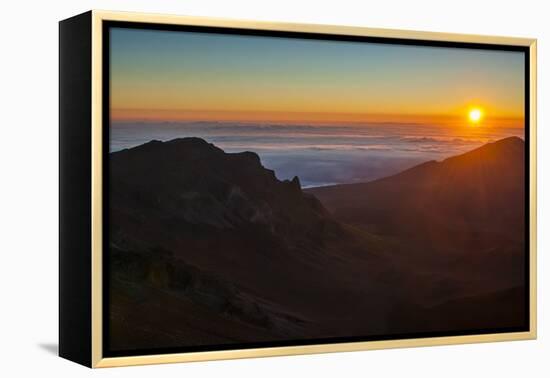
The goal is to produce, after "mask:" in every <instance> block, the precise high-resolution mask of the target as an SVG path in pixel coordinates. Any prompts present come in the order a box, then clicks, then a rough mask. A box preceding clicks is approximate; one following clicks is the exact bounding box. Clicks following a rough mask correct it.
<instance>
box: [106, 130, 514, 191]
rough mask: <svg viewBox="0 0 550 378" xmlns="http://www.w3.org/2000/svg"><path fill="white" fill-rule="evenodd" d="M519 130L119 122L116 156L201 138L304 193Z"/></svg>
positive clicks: (113, 133) (113, 141)
mask: <svg viewBox="0 0 550 378" xmlns="http://www.w3.org/2000/svg"><path fill="white" fill-rule="evenodd" d="M508 136H519V137H522V138H523V130H522V129H519V128H502V127H501V128H481V127H480V128H478V129H463V130H461V129H455V128H444V127H437V126H433V125H424V124H414V123H369V124H362V125H357V124H354V125H307V124H303V125H286V124H267V123H264V124H255V123H237V122H206V121H203V122H113V123H112V125H111V127H110V134H109V140H110V145H109V149H110V151H111V152H115V151H119V150H122V149H125V148H131V147H135V146H138V145H140V144H143V143H146V142H148V141H151V140H161V141H167V140H171V139H175V138H184V137H200V138H203V139H205V140H207V141H208V142H211V143H214V144H215V145H216V146H218V147H220V148H222V149H223V150H224V151H226V152H241V151H253V152H256V153H257V154H258V155H259V156H260V158H261V161H262V164H263V165H264V166H265V167H267V168H269V169H273V170H274V171H275V173H276V175H277V177H278V178H279V179H292V178H293V177H294V176H298V177H299V178H300V181H301V183H302V187H314V186H322V185H331V184H341V183H355V182H366V181H371V180H374V179H377V178H381V177H384V176H389V175H392V174H395V173H398V172H400V171H402V170H404V169H407V168H410V167H412V166H414V165H416V164H419V163H422V162H425V161H428V160H441V159H444V158H446V157H449V156H453V155H457V154H460V153H463V152H467V151H469V150H472V149H474V148H476V147H479V146H481V145H483V144H485V143H487V142H491V141H495V140H498V139H501V138H504V137H508Z"/></svg>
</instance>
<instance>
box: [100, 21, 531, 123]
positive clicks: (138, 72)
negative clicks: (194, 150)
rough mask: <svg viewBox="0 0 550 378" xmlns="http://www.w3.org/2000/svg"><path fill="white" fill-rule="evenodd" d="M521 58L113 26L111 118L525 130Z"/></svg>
mask: <svg viewBox="0 0 550 378" xmlns="http://www.w3.org/2000/svg"><path fill="white" fill-rule="evenodd" d="M522 54H523V53H519V52H506V51H491V50H474V49H457V48H436V47H418V46H402V45H386V44H373V43H368V44H367V43H357V42H334V41H317V40H300V39H289V38H266V37H252V36H230V35H219V34H205V33H189V32H168V31H152V30H132V29H117V28H114V29H113V30H112V32H111V83H110V84H111V92H110V93H111V118H112V119H113V120H118V121H121V120H141V121H147V120H150V121H194V120H213V121H251V122H264V121H265V122H282V123H285V122H288V123H293V122H312V123H331V122H332V123H334V122H421V123H439V124H441V125H444V124H445V125H447V124H454V123H462V122H465V121H467V114H468V109H470V108H471V107H472V106H479V107H481V108H482V109H484V113H485V115H486V117H485V119H484V122H485V123H487V124H491V125H492V126H505V125H514V126H518V127H523V116H524V115H523V109H524V108H523V104H524V67H523V62H524V61H523V55H522Z"/></svg>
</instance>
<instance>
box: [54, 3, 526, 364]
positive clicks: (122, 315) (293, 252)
mask: <svg viewBox="0 0 550 378" xmlns="http://www.w3.org/2000/svg"><path fill="white" fill-rule="evenodd" d="M535 49H536V42H535V40H532V39H522V38H509V37H488V36H472V35H457V34H438V33H428V32H412V31H398V30H379V29H368V28H356V27H341V26H324V25H298V24H279V23H277V24H275V23H263V22H262V23H260V22H253V21H230V20H220V19H209V18H191V17H179V16H161V15H148V14H132V13H112V12H98V11H91V12H88V13H85V14H82V15H79V16H75V17H73V18H70V19H67V20H64V21H62V22H61V23H60V277H59V279H60V328H59V329H60V334H59V343H60V345H59V347H60V349H59V351H60V355H61V356H62V357H65V358H67V359H70V360H73V361H75V362H78V363H80V364H83V365H86V366H90V367H107V366H121V365H137V364H148V363H165V362H179V361H200V360H210V359H225V358H241V357H255V356H275V355H286V354H305V353H320V352H332V351H351V350H365V349H375V348H394V347H406V346H428V345H442V344H454V343H470V342H487V341H503V340H520V339H532V338H535V337H536V291H535V283H536V280H535V274H536V260H535V240H536V238H535V232H536V229H535V226H536V224H535V222H536V218H535V215H536V207H535V206H536V202H535V201H536V198H535V189H536V181H535V179H536V177H535V174H536V172H535V156H536V155H535V146H536V136H535V126H536V113H535V103H536V99H535V95H536V90H535V89H536V88H535V84H536V81H535V68H536V55H535V53H536V52H535V51H536V50H535Z"/></svg>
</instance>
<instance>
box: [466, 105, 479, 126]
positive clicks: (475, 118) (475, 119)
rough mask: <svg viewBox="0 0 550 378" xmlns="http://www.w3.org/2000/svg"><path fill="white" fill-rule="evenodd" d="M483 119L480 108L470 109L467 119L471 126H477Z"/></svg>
mask: <svg viewBox="0 0 550 378" xmlns="http://www.w3.org/2000/svg"><path fill="white" fill-rule="evenodd" d="M482 118H483V110H482V109H481V108H472V109H470V112H469V113H468V119H469V120H470V122H471V123H473V124H478V123H479V122H480V121H481V119H482Z"/></svg>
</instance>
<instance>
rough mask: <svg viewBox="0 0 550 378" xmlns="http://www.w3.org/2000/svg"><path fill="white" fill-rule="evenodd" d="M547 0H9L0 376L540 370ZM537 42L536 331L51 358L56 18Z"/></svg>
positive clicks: (5, 12) (0, 145) (549, 32)
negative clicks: (448, 342)
mask: <svg viewBox="0 0 550 378" xmlns="http://www.w3.org/2000/svg"><path fill="white" fill-rule="evenodd" d="M545 3H547V2H546V1H528V0H521V1H520V0H514V1H507V0H500V1H480V0H477V1H476V0H472V1H470V0H460V1H458V0H455V1H442V0H439V1H437V0H435V1H427V0H402V1H393V0H382V1H366V0H363V1H348V0H332V1H329V2H323V1H321V0H317V1H311V2H310V1H300V0H269V1H262V0H256V1H253V0H251V1H246V0H225V1H224V0H219V1H215V0H196V1H192V0H179V1H170V0H164V1H160V0H156V1H153V0H149V1H137V0H135V1H76V0H74V1H67V2H66V3H63V2H61V1H59V2H48V1H35V2H32V1H21V0H20V1H11V2H4V3H3V6H2V21H1V22H0V28H1V29H2V30H1V33H0V38H1V42H2V43H1V45H0V47H1V49H0V51H1V57H0V65H1V70H0V75H1V81H0V88H1V93H2V102H1V104H2V105H1V117H0V125H1V126H0V127H1V133H0V164H1V166H0V167H1V171H0V177H1V181H0V191H1V193H0V194H1V195H0V201H1V202H0V216H1V218H0V219H1V222H2V223H1V225H0V226H1V227H0V235H1V239H0V241H1V244H0V253H1V260H0V269H1V272H0V280H1V281H0V294H1V296H0V306H1V307H0V327H1V328H0V375H2V376H4V377H17V376H28V377H38V376H42V375H43V376H50V375H51V376H67V377H80V376H89V375H92V374H95V375H97V376H101V377H107V376H108V377H112V376H131V377H149V376H153V375H155V376H163V377H164V376H166V377H176V376H178V377H183V376H188V377H189V376H191V377H193V376H194V377H198V376H201V377H208V376H212V377H214V376H224V377H237V376H238V377H242V376H263V377H284V376H288V377H290V376H307V375H315V376H334V375H340V376H366V375H370V376H372V377H377V376H413V377H414V376H422V377H443V376H444V377H470V376H472V377H480V376H491V377H517V376H531V377H536V376H537V377H543V376H548V373H549V372H550V367H549V362H548V359H549V358H550V357H549V356H550V341H549V337H550V331H549V326H548V317H549V314H548V306H547V302H546V301H545V300H544V299H545V298H547V297H548V286H549V284H550V280H549V276H550V271H549V270H548V258H547V255H546V252H547V250H548V247H549V242H550V238H549V236H548V232H549V231H550V227H549V226H550V215H549V214H550V204H549V199H550V196H549V195H548V192H549V191H550V181H549V174H550V170H549V169H548V168H547V167H548V164H549V163H550V140H549V131H548V128H547V125H548V117H549V116H550V114H549V110H548V109H549V108H548V106H549V105H550V98H549V96H550V92H549V91H550V88H549V78H548V76H549V74H550V69H549V68H548V67H550V49H549V47H548V43H549V42H550V26H548V22H549V18H548V15H549V14H550V12H548V11H547V10H545ZM92 8H94V9H107V10H127V11H145V12H157V13H173V14H186V15H201V16H218V17H231V18H241V19H258V20H260V19H261V20H272V21H289V22H300V23H329V24H343V25H358V26H369V27H385V28H398V29H417V30H429V31H443V32H459V33H475V34H492V35H511V36H525V37H536V38H538V39H539V59H538V67H539V76H538V78H539V80H538V84H539V94H538V95H539V97H538V98H539V101H538V103H539V123H538V126H539V127H538V130H539V137H538V141H539V157H538V163H539V173H538V175H539V176H538V177H539V199H538V205H539V249H538V251H539V265H538V271H539V312H538V314H539V339H538V340H537V341H520V342H505V343H492V344H478V345H466V346H448V347H431V348H414V349H399V350H383V351H370V352H353V353H336V354H334V353H333V354H328V355H312V356H294V357H280V358H263V359H247V360H239V361H221V362H208V363H192V364H175V365H162V366H146V367H131V368H116V369H103V370H99V371H91V370H88V369H86V368H83V367H80V366H78V365H76V364H74V363H71V362H69V361H65V360H62V359H61V358H58V357H56V356H55V353H56V348H57V303H58V302H57V263H58V259H57V248H58V226H57V224H58V210H57V206H58V200H57V195H58V183H57V180H58V168H57V164H58V156H57V153H58V152H57V151H58V139H57V138H58V124H57V122H58V97H57V93H58V87H57V85H58V83H57V79H58V67H57V64H58V39H57V38H58V25H57V22H58V21H59V20H61V19H64V18H67V17H70V16H73V15H75V14H77V13H81V12H83V11H86V10H89V9H92Z"/></svg>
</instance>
